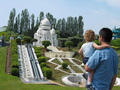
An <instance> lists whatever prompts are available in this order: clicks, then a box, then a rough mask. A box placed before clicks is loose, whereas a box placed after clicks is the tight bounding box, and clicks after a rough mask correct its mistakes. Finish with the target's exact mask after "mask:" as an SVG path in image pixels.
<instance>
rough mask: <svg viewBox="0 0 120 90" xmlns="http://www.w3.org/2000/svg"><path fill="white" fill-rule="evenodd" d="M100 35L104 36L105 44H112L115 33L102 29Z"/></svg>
mask: <svg viewBox="0 0 120 90" xmlns="http://www.w3.org/2000/svg"><path fill="white" fill-rule="evenodd" d="M99 35H100V36H102V38H103V41H104V42H107V43H110V41H111V40H112V35H113V33H112V30H111V29H109V28H102V29H101V30H100V32H99Z"/></svg>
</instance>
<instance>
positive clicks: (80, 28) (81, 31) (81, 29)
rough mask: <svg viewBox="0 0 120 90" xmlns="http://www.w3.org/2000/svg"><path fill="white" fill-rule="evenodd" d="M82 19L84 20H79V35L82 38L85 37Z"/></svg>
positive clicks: (80, 17) (80, 18)
mask: <svg viewBox="0 0 120 90" xmlns="http://www.w3.org/2000/svg"><path fill="white" fill-rule="evenodd" d="M82 19H83V17H82V16H79V18H78V29H79V31H78V34H79V35H81V36H82V35H83V26H84V23H83V21H82Z"/></svg>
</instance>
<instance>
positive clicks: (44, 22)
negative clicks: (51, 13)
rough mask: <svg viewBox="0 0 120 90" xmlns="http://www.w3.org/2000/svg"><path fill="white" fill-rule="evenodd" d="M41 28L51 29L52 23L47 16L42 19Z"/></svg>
mask: <svg viewBox="0 0 120 90" xmlns="http://www.w3.org/2000/svg"><path fill="white" fill-rule="evenodd" d="M39 29H42V30H50V29H51V24H50V22H49V20H48V19H47V18H45V19H43V20H42V21H41V23H40V28H39Z"/></svg>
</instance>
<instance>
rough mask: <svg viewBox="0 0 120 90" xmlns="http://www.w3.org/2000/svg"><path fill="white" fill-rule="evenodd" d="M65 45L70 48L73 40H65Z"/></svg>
mask: <svg viewBox="0 0 120 90" xmlns="http://www.w3.org/2000/svg"><path fill="white" fill-rule="evenodd" d="M65 46H66V47H68V49H69V50H70V48H71V47H72V46H73V42H72V41H66V42H65Z"/></svg>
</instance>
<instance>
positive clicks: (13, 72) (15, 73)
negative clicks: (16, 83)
mask: <svg viewBox="0 0 120 90" xmlns="http://www.w3.org/2000/svg"><path fill="white" fill-rule="evenodd" d="M11 74H12V75H13V76H19V69H18V68H12V70H11Z"/></svg>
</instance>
